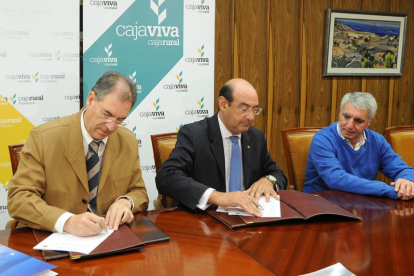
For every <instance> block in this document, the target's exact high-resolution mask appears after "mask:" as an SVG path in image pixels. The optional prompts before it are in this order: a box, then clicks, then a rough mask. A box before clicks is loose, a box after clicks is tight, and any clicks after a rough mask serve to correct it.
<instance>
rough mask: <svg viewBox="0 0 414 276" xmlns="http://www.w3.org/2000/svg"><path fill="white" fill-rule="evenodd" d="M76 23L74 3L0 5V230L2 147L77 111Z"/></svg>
mask: <svg viewBox="0 0 414 276" xmlns="http://www.w3.org/2000/svg"><path fill="white" fill-rule="evenodd" d="M79 22H80V20H79V2H78V1H72V0H60V1H54V0H43V1H30V0H13V1H2V5H1V7H0V229H4V226H5V225H6V223H7V221H8V220H9V219H10V217H9V215H8V212H7V193H8V185H9V181H10V179H11V178H12V170H11V164H10V156H9V151H8V145H12V144H20V143H24V142H25V141H26V139H27V137H28V134H29V132H30V130H31V129H32V128H33V127H35V126H37V125H40V124H43V123H45V122H48V121H50V120H53V119H55V118H58V117H61V116H65V115H69V114H73V113H75V112H76V111H77V110H79V105H80V103H79V100H80V99H79ZM22 204H24V203H22Z"/></svg>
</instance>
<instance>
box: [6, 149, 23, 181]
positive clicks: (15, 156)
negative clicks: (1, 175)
mask: <svg viewBox="0 0 414 276" xmlns="http://www.w3.org/2000/svg"><path fill="white" fill-rule="evenodd" d="M23 146H24V144H17V145H10V146H9V153H10V161H11V167H12V171H13V175H14V174H15V173H16V171H17V167H18V166H19V161H20V152H21V151H22V149H23Z"/></svg>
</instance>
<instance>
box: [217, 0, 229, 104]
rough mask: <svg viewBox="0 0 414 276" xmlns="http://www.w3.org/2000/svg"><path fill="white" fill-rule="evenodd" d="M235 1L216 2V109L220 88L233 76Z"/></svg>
mask: <svg viewBox="0 0 414 276" xmlns="http://www.w3.org/2000/svg"><path fill="white" fill-rule="evenodd" d="M233 27H234V16H233V1H232V0H217V1H216V27H215V29H216V34H215V37H216V38H215V49H214V52H215V55H214V56H215V58H214V59H215V64H214V107H215V110H216V111H217V110H218V106H217V98H218V93H219V91H220V88H221V87H222V86H223V84H224V83H226V82H227V81H228V80H229V79H231V78H232V76H233Z"/></svg>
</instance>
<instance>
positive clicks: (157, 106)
mask: <svg viewBox="0 0 414 276" xmlns="http://www.w3.org/2000/svg"><path fill="white" fill-rule="evenodd" d="M159 102H160V99H159V98H158V99H157V100H156V101H155V102H152V105H153V106H154V107H155V111H158V109H160V105H159V104H158V103H159Z"/></svg>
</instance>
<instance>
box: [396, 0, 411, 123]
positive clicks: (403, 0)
mask: <svg viewBox="0 0 414 276" xmlns="http://www.w3.org/2000/svg"><path fill="white" fill-rule="evenodd" d="M391 10H392V11H393V12H400V13H406V14H407V33H406V45H405V58H404V72H403V76H402V77H400V78H395V82H394V98H393V102H392V104H393V107H392V114H391V126H400V125H411V124H414V79H413V75H414V36H413V32H414V2H413V1H409V0H393V1H391Z"/></svg>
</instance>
